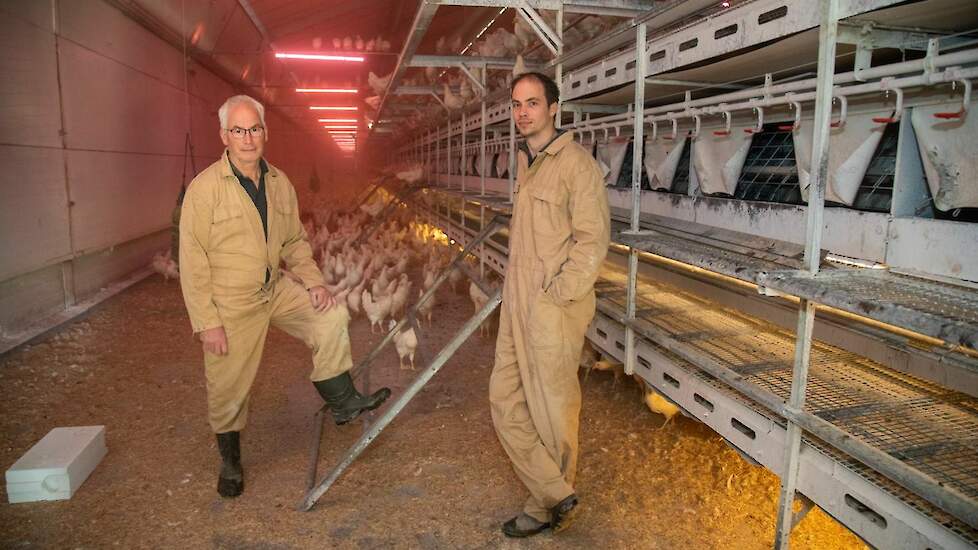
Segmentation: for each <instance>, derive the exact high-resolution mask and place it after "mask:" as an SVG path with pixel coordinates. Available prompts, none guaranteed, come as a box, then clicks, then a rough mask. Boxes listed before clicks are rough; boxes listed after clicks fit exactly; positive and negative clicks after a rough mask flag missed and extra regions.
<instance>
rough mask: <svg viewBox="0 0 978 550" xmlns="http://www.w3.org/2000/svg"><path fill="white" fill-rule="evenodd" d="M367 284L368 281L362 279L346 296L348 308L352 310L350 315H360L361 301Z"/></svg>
mask: <svg viewBox="0 0 978 550" xmlns="http://www.w3.org/2000/svg"><path fill="white" fill-rule="evenodd" d="M365 284H367V281H361V282H360V284H359V285H357V286H355V287H353V290H352V291H351V292H350V293H349V294H347V296H346V308H347V309H348V310H350V317H353V316H354V315H360V302H361V300H362V299H363V287H364V285H365Z"/></svg>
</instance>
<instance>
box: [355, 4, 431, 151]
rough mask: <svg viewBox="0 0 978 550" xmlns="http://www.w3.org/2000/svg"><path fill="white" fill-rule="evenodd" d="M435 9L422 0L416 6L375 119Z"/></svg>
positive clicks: (415, 48) (380, 115)
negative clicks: (408, 30)
mask: <svg viewBox="0 0 978 550" xmlns="http://www.w3.org/2000/svg"><path fill="white" fill-rule="evenodd" d="M437 11H438V4H434V3H430V2H427V1H424V0H423V1H422V2H421V3H420V5H419V6H418V11H417V13H416V14H415V16H414V23H413V24H412V25H411V32H410V33H409V34H408V37H407V39H406V40H405V41H404V48H403V49H402V50H401V55H400V56H399V57H398V58H397V67H395V69H394V72H393V73H392V74H391V78H390V81H389V82H388V83H387V89H386V90H384V93H383V95H382V96H381V99H380V105H378V106H377V116H376V117H375V118H376V119H377V120H380V119H381V118H383V115H384V107H386V106H387V101H388V99H389V98H390V96H391V95H392V94H391V90H396V89H397V87H398V85H399V84H400V83H401V78H402V77H403V76H404V73H405V72H406V71H407V69H408V66H409V63H410V61H411V59H412V58H413V57H414V52H416V51H417V49H418V46H419V45H420V44H421V39H422V38H424V35H425V33H426V32H427V31H428V26H429V25H431V20H432V19H434V18H435V13H436V12H437ZM372 133H373V128H371V129H370V134H368V135H367V137H368V138H369V137H370V135H372Z"/></svg>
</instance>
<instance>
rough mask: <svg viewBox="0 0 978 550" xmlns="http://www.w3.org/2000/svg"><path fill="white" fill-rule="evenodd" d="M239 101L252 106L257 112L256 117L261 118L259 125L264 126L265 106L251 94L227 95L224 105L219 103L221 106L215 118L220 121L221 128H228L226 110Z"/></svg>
mask: <svg viewBox="0 0 978 550" xmlns="http://www.w3.org/2000/svg"><path fill="white" fill-rule="evenodd" d="M241 103H247V104H248V105H251V106H252V107H254V108H255V111H257V112H258V119H259V120H261V125H262V126H265V106H264V105H262V104H261V103H258V101H257V100H256V99H255V98H253V97H251V96H246V95H235V96H231V97H229V98H228V100H227V101H225V102H224V105H221V108H220V109H218V110H217V118H218V119H220V121H221V128H222V129H224V130H227V129H228V111H230V110H231V107H234V106H235V105H239V104H241Z"/></svg>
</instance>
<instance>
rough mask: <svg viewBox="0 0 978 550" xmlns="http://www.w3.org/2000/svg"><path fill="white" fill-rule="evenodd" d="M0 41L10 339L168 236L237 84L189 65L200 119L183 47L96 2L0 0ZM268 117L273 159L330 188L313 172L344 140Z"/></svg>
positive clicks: (3, 268) (298, 178) (326, 177)
mask: <svg viewBox="0 0 978 550" xmlns="http://www.w3.org/2000/svg"><path fill="white" fill-rule="evenodd" d="M0 52H2V53H0V74H3V75H4V78H2V79H0V166H3V167H4V172H5V174H6V175H5V177H3V178H2V180H0V336H4V335H7V336H9V335H11V334H14V333H16V332H19V331H20V330H22V329H23V328H24V327H25V326H26V325H27V324H29V323H31V322H34V321H37V320H39V319H40V318H41V317H43V316H45V315H48V314H51V313H56V312H58V311H61V310H63V309H64V308H65V307H66V305H70V304H72V303H74V302H77V301H80V300H83V299H85V298H86V297H89V296H91V295H92V294H93V293H96V292H98V291H99V289H100V288H102V287H105V286H106V285H107V284H109V283H111V282H112V281H115V280H119V279H121V278H124V277H126V276H127V275H128V274H130V273H132V272H133V271H136V270H138V269H140V268H142V267H144V266H145V265H147V264H148V263H149V261H150V259H151V257H152V255H153V253H154V252H155V251H157V250H160V249H163V248H165V247H167V246H168V243H169V232H168V231H169V224H170V216H171V212H172V209H173V206H174V204H175V200H176V197H177V194H178V193H179V190H180V184H181V174H182V172H183V166H182V164H183V161H184V154H183V150H184V139H185V136H186V133H187V131H188V129H189V130H190V131H191V134H192V140H193V144H194V148H195V153H196V155H195V156H196V158H195V159H194V160H195V162H196V166H197V169H198V170H201V169H203V168H204V167H206V166H207V165H209V164H210V163H212V162H213V161H214V160H216V159H217V157H218V156H219V155H220V153H221V151H222V149H223V146H222V144H221V142H220V140H219V138H218V133H217V130H218V121H217V108H218V107H219V106H220V104H221V103H222V102H223V101H224V100H225V99H226V98H227V97H228V96H229V95H232V94H233V93H234V89H233V88H232V86H231V85H230V84H229V83H228V82H225V81H222V80H221V79H219V78H217V77H216V76H214V75H213V74H212V73H210V72H208V71H207V70H205V69H203V68H201V67H200V66H197V65H196V64H191V68H192V70H191V71H190V73H189V74H188V75H187V80H186V89H187V90H189V93H190V97H189V116H188V98H187V95H186V93H185V72H184V63H183V59H182V52H181V51H179V50H177V49H176V48H174V47H172V46H170V45H169V44H168V43H166V42H165V41H163V40H162V39H160V38H158V37H157V36H155V35H153V34H152V33H151V32H149V31H148V30H146V29H145V28H143V27H142V26H140V25H139V24H137V23H135V22H134V21H132V20H131V19H129V18H127V17H126V16H125V15H123V14H122V13H121V12H119V11H118V10H116V9H115V8H113V7H111V6H109V5H107V4H105V3H103V2H101V1H98V0H79V1H75V0H53V1H49V0H44V1H40V0H20V1H14V0H0ZM267 119H268V120H267V122H268V125H269V128H270V131H271V136H272V140H271V142H270V143H269V147H268V150H267V157H268V159H269V160H270V161H271V162H272V163H273V164H276V165H277V166H279V167H280V168H282V169H284V170H285V171H286V173H288V174H289V176H290V177H291V178H292V181H293V183H294V184H295V186H296V188H297V191H298V193H299V197H300V204H302V205H303V207H304V208H308V206H309V204H310V203H312V202H314V201H316V200H317V199H318V198H319V197H317V196H316V195H315V194H314V193H312V192H311V190H310V189H309V183H310V177H311V175H312V173H313V170H314V169H315V171H316V173H317V174H318V177H319V179H320V182H321V187H322V190H321V191H320V192H319V195H320V196H322V195H326V194H328V192H329V185H330V182H331V178H332V175H333V174H335V173H337V172H338V170H339V169H340V168H341V166H340V164H339V163H340V161H337V160H335V159H336V158H337V155H336V153H335V149H332V145H331V144H330V145H327V140H325V139H323V138H322V136H312V135H309V134H308V133H305V132H303V131H302V130H301V129H300V128H298V127H297V126H295V125H294V124H292V123H291V122H290V121H288V120H286V119H284V118H283V117H281V116H279V115H278V114H277V113H276V112H273V111H270V112H269V114H268V115H267ZM327 147H329V149H327ZM314 167H315V168H314ZM343 170H344V171H345V165H343ZM187 173H188V180H189V179H190V177H191V169H190V167H189V161H188V167H187Z"/></svg>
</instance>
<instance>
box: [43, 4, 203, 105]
mask: <svg viewBox="0 0 978 550" xmlns="http://www.w3.org/2000/svg"><path fill="white" fill-rule="evenodd" d="M187 4H188V5H189V4H190V3H189V2H188V3H187ZM58 10H59V15H60V17H59V22H60V29H59V34H60V36H62V37H64V38H66V39H67V40H70V41H72V42H76V43H77V44H79V45H81V46H83V47H85V48H87V49H90V50H93V51H94V52H95V53H98V54H99V55H102V56H105V57H108V58H110V59H114V60H116V61H118V62H119V63H122V64H123V65H126V66H128V67H131V68H133V69H135V70H137V71H140V72H143V73H146V74H148V75H151V76H153V77H154V78H158V79H159V80H161V81H162V82H165V83H167V84H169V85H170V86H172V87H174V88H179V89H181V90H182V89H183V60H182V59H181V57H180V55H175V54H176V52H174V51H173V48H172V47H171V46H170V45H169V44H167V43H165V42H164V41H163V40H161V39H160V38H158V37H156V36H155V35H154V34H152V33H151V32H149V31H148V30H146V29H145V28H143V27H142V26H140V25H137V24H134V23H133V21H132V20H131V19H129V18H128V17H126V15H125V14H123V13H122V12H121V11H119V10H118V9H116V8H114V7H112V6H110V5H109V4H108V3H106V2H58ZM176 28H179V26H178V27H176Z"/></svg>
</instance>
